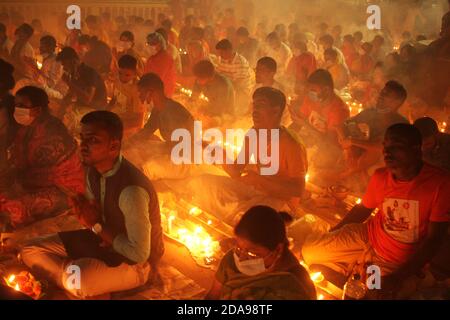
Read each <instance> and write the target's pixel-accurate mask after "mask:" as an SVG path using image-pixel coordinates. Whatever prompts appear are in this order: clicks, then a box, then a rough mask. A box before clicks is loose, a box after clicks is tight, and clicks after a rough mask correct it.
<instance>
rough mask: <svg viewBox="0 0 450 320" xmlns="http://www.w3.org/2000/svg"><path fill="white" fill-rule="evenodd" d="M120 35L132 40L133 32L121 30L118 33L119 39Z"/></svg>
mask: <svg viewBox="0 0 450 320" xmlns="http://www.w3.org/2000/svg"><path fill="white" fill-rule="evenodd" d="M122 37H125V38H127V39H128V40H130V41H134V34H133V32H131V31H128V30H126V31H124V32H122V33H121V34H120V37H119V39H120V38H122Z"/></svg>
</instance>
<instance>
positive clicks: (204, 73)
mask: <svg viewBox="0 0 450 320" xmlns="http://www.w3.org/2000/svg"><path fill="white" fill-rule="evenodd" d="M214 73H215V68H214V65H213V64H212V63H211V61H209V60H202V61H199V62H197V63H196V64H195V66H194V75H195V76H196V77H198V78H202V79H204V78H210V77H212V76H213V75H214Z"/></svg>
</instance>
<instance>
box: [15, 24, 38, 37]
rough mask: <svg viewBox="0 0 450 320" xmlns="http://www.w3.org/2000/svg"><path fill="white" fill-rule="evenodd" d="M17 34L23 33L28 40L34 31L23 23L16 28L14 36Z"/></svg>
mask: <svg viewBox="0 0 450 320" xmlns="http://www.w3.org/2000/svg"><path fill="white" fill-rule="evenodd" d="M17 32H23V33H25V35H26V36H27V37H28V38H31V37H32V36H33V33H34V29H33V27H32V26H31V25H29V24H28V23H23V24H21V25H20V26H18V27H17V29H16V31H15V32H14V34H17Z"/></svg>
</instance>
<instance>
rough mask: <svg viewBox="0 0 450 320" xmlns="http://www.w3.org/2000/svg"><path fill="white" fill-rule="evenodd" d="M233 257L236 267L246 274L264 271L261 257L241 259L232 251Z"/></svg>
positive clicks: (254, 274) (256, 273) (253, 274)
mask: <svg viewBox="0 0 450 320" xmlns="http://www.w3.org/2000/svg"><path fill="white" fill-rule="evenodd" d="M233 257H234V264H235V265H236V268H237V269H238V270H239V272H240V273H242V274H245V275H246V276H256V275H258V274H261V273H263V272H265V271H266V266H265V264H264V259H263V258H257V259H249V260H245V261H241V260H240V259H239V257H238V256H237V254H236V253H233Z"/></svg>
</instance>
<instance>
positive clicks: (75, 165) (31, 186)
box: [0, 86, 84, 228]
mask: <svg viewBox="0 0 450 320" xmlns="http://www.w3.org/2000/svg"><path fill="white" fill-rule="evenodd" d="M48 104H49V99H48V95H47V94H46V92H45V91H44V90H43V89H41V88H37V87H32V86H25V87H23V88H21V89H20V90H18V91H17V92H16V96H15V110H14V115H13V116H14V119H15V120H16V121H17V122H18V123H19V124H21V125H22V126H21V127H20V128H19V129H18V130H17V133H16V135H15V137H14V140H13V142H12V144H11V147H10V148H9V152H8V153H9V155H10V156H9V163H10V168H11V169H12V170H11V172H12V175H13V179H14V183H11V185H14V186H15V187H10V188H9V189H8V190H7V192H5V193H3V194H2V197H3V200H2V202H1V203H0V212H2V213H3V214H4V215H5V217H7V218H8V222H7V224H8V225H10V226H11V227H13V228H15V227H19V226H23V225H25V224H29V223H33V222H35V221H37V220H41V219H45V218H48V217H50V216H56V215H58V214H61V213H63V212H64V211H65V210H66V209H67V208H68V206H69V205H70V202H69V194H77V193H83V192H84V171H83V167H82V165H81V162H80V158H79V155H78V152H77V150H78V149H77V143H76V141H75V139H74V138H73V137H72V136H71V135H70V134H69V132H68V130H67V128H66V127H65V126H64V124H63V123H62V122H61V121H60V120H59V119H57V118H55V117H54V116H52V115H51V114H50V111H49V108H48Z"/></svg>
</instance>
